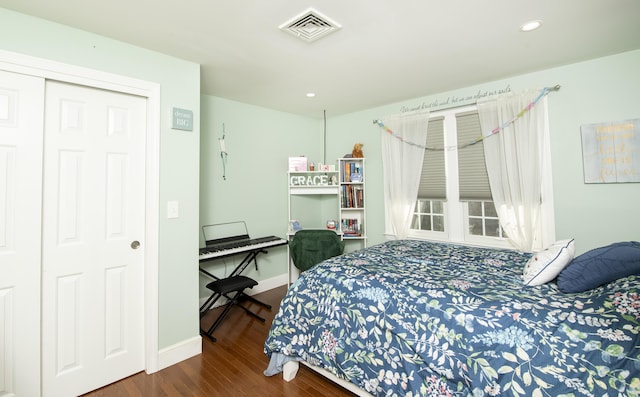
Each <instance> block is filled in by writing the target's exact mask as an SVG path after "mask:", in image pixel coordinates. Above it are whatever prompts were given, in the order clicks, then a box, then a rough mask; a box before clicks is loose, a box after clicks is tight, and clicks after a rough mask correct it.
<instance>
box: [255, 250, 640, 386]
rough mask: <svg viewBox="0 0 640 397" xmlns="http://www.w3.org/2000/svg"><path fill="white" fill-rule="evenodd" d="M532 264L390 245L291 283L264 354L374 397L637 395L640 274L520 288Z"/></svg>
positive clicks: (488, 254) (486, 254)
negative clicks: (574, 290)
mask: <svg viewBox="0 0 640 397" xmlns="http://www.w3.org/2000/svg"><path fill="white" fill-rule="evenodd" d="M529 257H530V254H523V253H519V252H514V251H508V250H495V249H487V248H477V247H465V246H459V245H450V244H442V243H432V242H426V241H389V242H386V243H383V244H380V245H377V246H374V247H370V248H367V249H365V250H361V251H357V252H353V253H349V254H346V255H343V256H341V257H336V258H332V259H330V260H328V261H325V262H323V263H321V264H319V265H317V266H315V267H314V268H313V269H311V270H308V271H306V272H304V273H303V274H302V275H301V277H300V278H299V279H298V280H297V281H296V282H295V283H294V284H292V285H291V286H290V288H289V291H288V293H287V295H286V296H285V298H284V299H283V301H282V304H281V306H280V309H279V311H278V314H277V315H276V317H275V319H274V321H273V324H272V326H271V329H270V331H269V335H268V337H267V340H266V342H265V353H266V354H267V355H268V356H270V357H272V359H273V357H274V356H276V355H277V356H280V357H282V355H285V356H289V357H294V358H297V359H302V360H305V361H307V362H308V363H310V364H313V365H316V366H319V367H322V368H325V369H326V370H328V371H330V372H332V373H333V374H335V375H336V376H338V377H340V378H343V379H345V380H347V381H350V382H352V383H354V384H356V385H357V386H358V387H360V388H361V389H364V390H366V391H367V392H369V393H370V394H373V395H377V396H405V395H406V396H438V397H443V396H472V397H480V396H497V395H508V396H553V397H561V396H567V397H568V396H610V397H613V396H639V395H640V364H639V362H640V361H639V360H640V347H639V343H640V339H639V338H638V333H639V332H640V297H639V296H638V292H639V291H640V277H638V276H630V277H627V278H623V279H619V280H617V281H615V282H612V283H610V284H607V285H606V286H603V287H599V288H596V289H594V290H591V291H588V292H584V293H578V294H563V293H562V292H560V291H559V290H558V289H557V287H556V286H555V284H553V283H549V284H546V285H542V286H538V287H524V286H523V284H522V269H523V266H524V264H525V263H526V261H527V260H528V259H529ZM274 353H278V354H274Z"/></svg>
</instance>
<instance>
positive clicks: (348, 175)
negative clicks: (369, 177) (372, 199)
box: [338, 158, 367, 248]
mask: <svg viewBox="0 0 640 397" xmlns="http://www.w3.org/2000/svg"><path fill="white" fill-rule="evenodd" d="M338 172H339V174H340V175H339V199H338V206H339V218H340V221H339V224H340V232H341V233H342V235H343V239H344V240H345V241H349V240H351V241H356V242H357V243H359V248H364V247H366V246H367V233H366V222H365V220H366V194H365V159H364V158H340V159H338Z"/></svg>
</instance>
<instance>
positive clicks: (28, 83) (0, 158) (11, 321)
mask: <svg viewBox="0 0 640 397" xmlns="http://www.w3.org/2000/svg"><path fill="white" fill-rule="evenodd" d="M43 109H44V79H42V78H38V77H31V76H25V75H21V74H15V73H8V72H3V71H0V395H2V396H37V395H39V394H40V367H39V365H37V364H38V363H39V362H40V253H41V251H40V231H41V227H40V225H41V219H42V214H41V212H40V209H41V208H42V201H41V197H42V123H43ZM34 364H35V365H34Z"/></svg>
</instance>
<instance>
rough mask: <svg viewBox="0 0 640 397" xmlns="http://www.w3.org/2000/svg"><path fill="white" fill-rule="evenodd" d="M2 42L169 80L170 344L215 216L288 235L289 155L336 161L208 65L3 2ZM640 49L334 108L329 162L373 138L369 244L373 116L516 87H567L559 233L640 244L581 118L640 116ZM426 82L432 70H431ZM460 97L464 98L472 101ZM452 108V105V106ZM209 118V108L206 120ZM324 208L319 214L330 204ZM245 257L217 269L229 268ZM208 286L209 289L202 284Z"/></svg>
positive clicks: (376, 208) (556, 150) (555, 117)
mask: <svg viewBox="0 0 640 397" xmlns="http://www.w3.org/2000/svg"><path fill="white" fill-rule="evenodd" d="M0 49H3V50H7V51H13V52H17V53H22V54H27V55H31V56H36V57H41V58H46V59H51V60H55V61H59V62H65V63H69V64H74V65H78V66H82V67H87V68H92V69H97V70H101V71H106V72H110V73H116V74H120V75H124V76H129V77H133V78H138V79H143V80H147V81H152V82H156V83H159V84H160V85H161V112H162V118H161V159H160V166H161V172H160V203H159V208H160V231H159V235H160V253H159V283H160V285H159V294H160V296H159V310H160V312H159V317H160V329H159V341H160V348H164V347H169V346H172V345H174V344H179V343H180V342H182V341H186V340H189V339H190V338H193V337H195V336H197V335H198V313H197V308H198V297H199V295H200V293H199V291H198V284H202V282H203V281H202V279H199V276H198V270H197V269H198V259H197V256H196V252H197V248H198V246H199V244H200V243H201V237H198V236H199V235H200V226H201V225H203V224H210V223H218V222H227V221H234V220H244V221H246V222H247V224H248V226H249V229H250V231H251V233H252V234H253V235H254V236H259V235H268V234H276V235H284V234H285V233H286V229H287V183H286V170H287V158H288V157H289V156H295V155H306V156H307V157H309V159H311V160H313V161H314V162H318V161H321V160H322V158H323V157H324V155H325V153H324V149H323V147H324V143H325V140H324V128H325V126H324V122H323V120H322V117H321V116H322V115H318V118H307V117H301V116H296V115H292V114H288V113H283V112H278V111H274V110H270V109H266V108H261V107H256V106H252V105H248V104H244V103H239V102H234V101H230V100H226V99H222V98H217V97H212V96H206V95H203V96H201V95H200V72H199V65H197V64H195V63H192V62H187V61H184V60H180V59H177V58H174V57H169V56H166V55H163V54H159V53H157V52H153V51H149V50H146V49H142V48H139V47H135V46H131V45H128V44H125V43H122V42H118V41H115V40H111V39H108V38H105V37H101V36H97V35H94V34H91V33H88V32H83V31H79V30H77V29H72V28H69V27H65V26H62V25H59V24H55V23H51V22H48V21H44V20H41V19H37V18H32V17H28V16H25V15H22V14H18V13H14V12H11V11H8V10H4V9H1V8H0ZM637 70H640V51H633V52H628V53H624V54H619V55H615V56H610V57H606V58H601V59H594V60H591V61H588V62H582V63H576V64H573V65H567V66H564V67H559V68H553V69H548V70H545V71H541V72H536V73H530V74H526V75H521V76H515V77H510V78H506V79H503V80H498V81H494V82H490V83H487V84H481V85H476V86H471V87H464V88H461V89H459V90H453V91H449V92H444V93H439V94H435V95H429V96H425V97H420V98H414V99H407V100H406V101H403V102H397V103H391V104H388V105H384V106H380V107H376V108H372V109H367V110H364V111H361V112H356V113H351V114H347V115H341V116H333V115H332V114H331V109H328V110H327V117H328V119H327V124H326V147H327V150H326V158H327V163H329V164H332V163H335V160H336V159H337V158H338V157H341V156H343V155H344V154H346V153H350V152H351V148H352V147H353V144H354V143H356V142H361V143H364V152H365V156H366V158H367V168H366V182H367V212H368V219H367V232H368V236H369V245H371V244H375V243H379V242H382V241H384V236H383V230H384V225H383V222H384V220H383V207H382V179H381V175H382V166H381V161H380V151H381V150H380V134H381V133H382V132H381V131H380V129H379V128H378V127H376V126H375V125H373V123H372V121H373V120H374V119H377V118H381V117H383V116H385V115H388V114H395V113H399V112H400V111H401V110H402V109H403V108H414V107H420V106H424V107H429V106H431V107H432V108H433V109H438V108H440V107H441V106H440V105H437V104H435V102H436V101H437V102H438V103H443V102H447V101H448V102H449V105H451V104H453V101H454V100H459V99H460V98H462V101H460V102H464V101H465V99H464V98H466V97H469V101H472V100H475V98H474V97H475V96H478V95H479V94H480V95H482V94H484V93H486V92H490V91H497V90H501V89H505V88H507V87H508V88H509V89H510V90H512V91H521V90H524V89H528V88H538V87H542V86H549V85H555V84H560V85H561V86H562V88H561V90H560V91H559V92H555V93H552V94H550V95H549V114H550V127H551V135H552V142H551V143H552V155H553V178H554V181H553V183H554V190H555V192H554V193H555V194H554V203H555V211H556V231H557V238H559V239H560V238H568V237H574V238H576V242H577V250H578V251H579V252H584V251H586V250H588V249H591V248H595V247H598V246H601V245H605V244H608V243H610V242H613V241H620V240H639V239H640V237H639V235H638V232H637V225H638V224H640V211H638V210H637V202H638V199H639V198H640V184H637V183H633V184H601V185H600V184H599V185H594V184H584V182H583V174H582V151H581V141H580V126H581V125H582V124H589V123H596V122H607V121H615V120H624V119H633V118H640V95H639V94H638V92H640V74H638V73H637ZM423 78H430V76H428V75H426V74H425V76H423ZM436 78H437V76H436ZM460 102H459V103H460ZM449 105H447V106H449ZM173 107H180V108H185V109H192V110H193V112H194V119H195V120H194V131H192V132H180V131H175V130H172V129H171V123H170V114H171V108H173ZM201 115H202V116H201ZM223 124H224V125H225V127H226V148H227V151H228V153H229V156H228V162H227V167H226V177H227V179H226V180H223V178H222V175H223V170H222V162H221V159H220V151H219V147H218V138H220V137H221V136H222V125H223ZM171 200H177V201H179V202H180V217H179V218H178V219H166V216H165V211H166V202H167V201H171ZM304 205H305V206H306V209H305V211H304V212H305V214H304V215H305V216H308V217H309V219H310V221H309V222H313V221H316V220H319V221H320V222H322V221H324V220H325V219H326V218H328V217H329V216H330V212H331V209H330V208H328V206H327V203H324V202H310V203H308V204H304ZM318 209H319V210H318ZM235 264H236V262H233V261H232V260H229V261H228V263H222V264H218V265H213V271H215V272H220V273H224V272H226V271H228V270H229V268H230V266H235ZM251 269H252V270H251V273H249V275H251V276H253V277H255V278H257V279H258V280H265V279H269V278H273V277H277V276H279V275H282V274H284V273H286V271H287V270H286V269H287V257H286V249H281V248H280V249H274V250H273V251H272V252H270V254H269V255H267V256H263V257H262V258H261V260H260V268H259V271H257V272H256V271H255V270H253V267H251ZM201 293H204V292H201Z"/></svg>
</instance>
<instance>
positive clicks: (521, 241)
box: [478, 91, 555, 252]
mask: <svg viewBox="0 0 640 397" xmlns="http://www.w3.org/2000/svg"><path fill="white" fill-rule="evenodd" d="M540 93H541V91H537V92H524V93H522V94H507V95H501V96H498V97H493V98H488V99H485V100H482V101H479V102H478V113H479V115H480V123H481V126H482V131H483V135H484V141H483V142H484V153H485V162H486V165H487V174H488V175H489V185H490V187H491V195H492V196H493V202H494V204H495V207H496V210H497V212H498V217H499V219H500V225H501V226H502V228H503V229H504V230H505V232H506V233H507V235H508V236H509V239H510V240H511V242H512V243H513V245H514V246H515V247H516V248H518V249H519V250H520V251H524V252H532V251H540V250H542V249H544V248H546V247H547V246H549V245H550V244H551V243H553V241H554V239H555V223H554V214H553V196H552V191H551V190H552V184H551V153H550V143H549V128H548V118H547V100H546V96H543V97H542V98H540ZM536 101H537V102H536Z"/></svg>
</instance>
